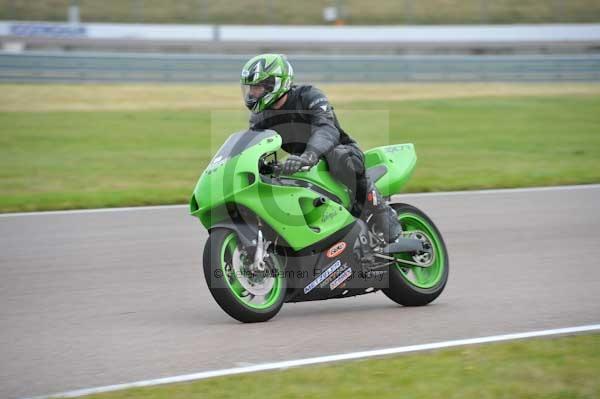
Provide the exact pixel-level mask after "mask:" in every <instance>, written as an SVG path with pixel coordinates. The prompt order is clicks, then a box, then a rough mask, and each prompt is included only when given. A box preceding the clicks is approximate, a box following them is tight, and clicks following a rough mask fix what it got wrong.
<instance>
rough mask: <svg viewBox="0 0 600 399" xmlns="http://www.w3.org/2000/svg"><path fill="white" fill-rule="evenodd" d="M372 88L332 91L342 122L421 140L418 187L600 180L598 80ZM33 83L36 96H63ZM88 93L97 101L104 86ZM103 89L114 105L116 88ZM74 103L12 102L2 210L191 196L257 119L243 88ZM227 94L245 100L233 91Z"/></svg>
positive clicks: (396, 138)
mask: <svg viewBox="0 0 600 399" xmlns="http://www.w3.org/2000/svg"><path fill="white" fill-rule="evenodd" d="M7 87H9V88H10V86H7ZM361 87H362V89H363V90H364V92H365V93H367V94H368V95H367V96H366V98H363V100H362V101H358V100H356V99H355V98H353V97H351V96H349V93H350V92H352V91H353V90H349V87H348V86H344V87H340V88H337V89H336V88H335V87H332V88H331V90H328V91H330V92H331V93H332V95H331V97H332V101H333V103H334V105H336V110H337V112H338V117H339V119H340V120H341V123H342V126H343V127H344V129H345V130H347V131H348V132H349V133H350V134H351V135H352V136H353V137H355V138H356V139H357V140H358V141H359V143H360V144H361V147H362V148H363V149H367V148H370V147H373V146H378V145H386V144H389V143H401V142H413V143H415V145H416V149H417V154H418V156H419V162H418V164H417V169H416V173H415V176H413V178H412V180H411V182H410V183H409V185H408V186H407V188H406V191H409V192H411V191H412V192H415V191H438V190H459V189H480V188H502V187H523V186H541V185H558V184H579V183H596V182H600V135H599V134H598V132H600V114H599V113H598V112H597V111H598V109H600V91H599V90H598V87H597V86H593V85H592V86H590V87H588V88H582V87H581V86H578V87H576V89H572V88H571V90H569V89H568V88H567V87H564V86H560V85H558V87H562V88H564V89H565V90H564V92H563V93H562V94H557V91H556V90H557V89H552V87H551V86H549V87H547V88H544V89H542V88H541V87H543V86H541V87H538V90H539V91H538V94H537V95H533V96H531V95H528V94H527V93H528V92H527V91H526V90H524V89H522V88H521V89H518V88H516V89H515V88H514V87H513V88H510V86H506V87H509V88H510V89H506V90H504V94H502V93H503V92H502V90H499V94H490V93H489V92H487V91H486V90H489V88H488V89H485V90H484V89H482V88H476V86H471V87H467V88H464V89H463V95H464V97H456V95H457V94H459V92H457V91H453V90H451V88H452V86H444V85H440V86H439V89H438V93H437V95H438V97H439V98H433V96H434V95H435V92H434V91H433V89H431V88H427V87H425V89H424V91H423V93H427V92H428V90H430V91H429V94H428V95H429V96H431V97H432V98H425V99H415V98H414V95H417V94H419V92H418V86H407V87H404V90H405V91H404V92H402V93H404V95H405V96H408V98H402V97H401V95H402V93H397V92H394V93H393V95H391V99H388V100H386V101H382V100H381V98H382V97H384V96H385V90H383V89H377V86H369V85H364V86H355V90H360V89H361ZM52 88H53V89H54V90H53V93H52V94H48V96H49V97H50V98H57V97H60V96H65V97H69V96H68V95H65V94H64V92H63V91H62V90H61V88H60V86H58V87H53V86H43V85H42V86H40V90H41V91H43V90H47V89H52ZM497 88H498V87H497ZM24 89H25V90H29V91H28V92H27V94H23V93H21V95H23V96H24V97H25V98H27V97H28V98H31V99H32V103H33V104H38V105H39V104H42V103H44V102H46V103H48V104H51V103H52V102H51V101H48V99H46V100H39V99H35V95H34V94H35V93H36V92H35V90H33V91H31V88H27V87H24ZM122 89H123V88H119V87H118V86H117V87H115V91H116V92H118V93H120V94H118V95H117V96H116V98H126V97H127V96H126V95H124V94H123V93H122V92H120V91H119V90H122ZM76 90H79V88H77V89H76ZM106 90H108V89H106ZM140 90H143V88H140ZM519 90H520V91H519ZM16 91H17V92H18V91H19V90H16ZM41 91H38V93H40V92H41ZM50 91H52V90H50ZM346 91H348V93H346ZM540 91H543V92H540ZM66 92H67V93H69V90H66ZM6 93H8V94H7V95H9V96H13V97H15V98H17V97H19V95H17V94H14V91H12V90H7V91H6ZM87 93H88V95H89V97H90V98H92V97H95V96H94V95H93V94H92V93H94V90H89V88H88V91H87ZM152 93H153V94H150V95H149V94H147V93H146V98H148V102H149V103H151V104H156V103H158V101H159V99H161V98H163V99H164V97H161V96H162V95H163V94H164V93H162V94H161V92H160V90H158V92H152ZM411 93H412V94H411ZM423 93H421V95H423ZM465 93H466V94H465ZM469 93H470V94H469ZM485 93H487V94H485ZM519 93H521V94H519ZM71 94H72V93H71ZM346 94H348V95H346ZM169 95H171V94H169ZM411 95H412V96H413V97H411ZM120 96H121V97H120ZM99 97H100V98H101V100H98V101H99V103H101V104H107V103H109V102H110V96H109V95H108V94H106V93H105V94H101V95H100V96H99ZM136 98H137V97H136ZM166 98H169V96H167V97H166ZM344 99H345V100H344ZM367 99H369V101H367ZM338 100H339V101H338ZM21 101H22V102H23V103H25V100H23V99H21ZM70 101H71V103H69V101H66V100H65V103H66V104H67V105H66V106H67V108H68V110H59V109H56V110H53V111H43V110H39V109H38V110H37V111H36V112H28V111H22V110H15V109H9V108H10V107H9V105H10V104H8V103H1V102H0V110H2V111H0V192H1V193H2V196H1V197H0V211H2V212H11V211H33V210H51V209H72V208H95V207H110V206H130V205H132V206H133V205H150V204H171V203H184V202H186V201H187V200H188V196H189V194H190V193H191V190H192V189H193V186H194V184H195V181H196V179H197V178H198V176H199V175H200V172H201V171H202V170H203V168H204V167H205V165H206V164H207V163H208V161H209V160H210V158H211V155H212V154H213V151H214V150H215V149H216V148H218V146H219V145H220V144H221V143H222V141H223V140H224V138H225V137H226V136H227V135H228V134H229V133H231V132H234V131H237V130H241V129H243V128H245V127H246V123H247V122H246V121H247V113H246V112H244V111H243V110H241V109H240V105H239V103H238V102H239V101H241V100H239V96H236V100H235V104H237V107H236V108H233V110H231V111H228V110H227V109H226V108H224V107H219V106H218V105H216V106H213V107H212V108H211V107H208V106H206V107H202V108H200V109H195V110H194V109H189V108H187V107H186V106H184V105H181V108H174V109H162V110H153V109H129V110H125V111H115V110H103V111H89V110H84V111H80V110H76V109H77V108H76V105H77V104H85V101H83V100H81V101H79V102H77V101H76V100H75V99H73V98H72V97H71V100H70ZM123 101H129V102H128V103H129V104H135V103H138V101H133V100H123ZM223 101H224V102H223V104H222V105H226V104H231V106H232V107H233V104H234V102H229V101H233V97H232V98H231V100H223ZM91 102H92V103H94V101H91ZM164 102H165V103H166V104H168V103H169V102H168V101H166V100H165V101H164ZM59 103H60V101H59ZM97 103H98V102H97ZM141 103H143V102H141ZM338 103H339V105H338ZM11 104H14V103H11ZM61 104H62V103H61ZM23 108H25V107H23ZM92 108H93V107H92ZM150 108H152V106H150ZM33 109H37V108H36V107H35V106H33Z"/></svg>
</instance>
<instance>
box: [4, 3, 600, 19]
mask: <svg viewBox="0 0 600 399" xmlns="http://www.w3.org/2000/svg"><path fill="white" fill-rule="evenodd" d="M0 19H3V20H29V21H31V20H36V21H65V20H71V21H83V22H112V23H115V22H117V23H118V22H127V23H210V24H243V25H254V24H257V25H262V24H278V25H291V24H293V25H321V24H350V25H398V24H479V23H481V24H496V23H498V24H505V23H553V22H560V23H567V22H599V21H600V1H598V0H577V1H573V0H375V1H370V2H366V1H364V0H311V1H310V2H289V1H280V0H229V1H218V0H177V1H173V2H164V1H163V0H103V1H97V0H38V1H30V0H0Z"/></svg>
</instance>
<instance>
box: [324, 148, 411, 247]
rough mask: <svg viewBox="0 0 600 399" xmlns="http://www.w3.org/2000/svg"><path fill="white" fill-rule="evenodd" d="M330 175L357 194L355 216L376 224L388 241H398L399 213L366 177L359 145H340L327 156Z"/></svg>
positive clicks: (353, 199) (353, 212)
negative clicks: (370, 218) (369, 219)
mask: <svg viewBox="0 0 600 399" xmlns="http://www.w3.org/2000/svg"><path fill="white" fill-rule="evenodd" d="M326 159H327V164H328V165H329V172H330V173H331V175H332V176H333V177H334V178H336V179H338V180H339V181H340V182H341V183H343V184H344V185H346V186H347V187H348V188H349V189H350V191H351V192H352V193H354V198H351V201H353V204H354V207H353V209H352V214H353V215H354V216H356V217H361V218H362V219H364V220H366V219H367V218H368V217H369V216H370V215H373V216H372V218H373V222H374V223H375V225H376V226H377V227H378V229H379V231H380V232H381V233H382V235H383V238H384V240H386V241H387V242H392V241H394V240H395V239H396V238H397V237H398V236H399V235H400V233H401V232H402V227H401V226H400V223H399V222H398V219H397V215H396V212H395V211H394V209H393V208H392V207H390V206H389V205H387V204H386V202H385V200H384V199H383V197H382V195H381V194H380V193H379V191H378V190H377V188H376V187H375V184H373V183H372V182H370V181H369V179H368V178H367V176H366V171H365V163H364V155H363V153H362V151H360V149H359V148H358V146H354V145H338V146H336V147H335V148H334V149H333V150H332V151H331V152H330V153H329V154H327V155H326Z"/></svg>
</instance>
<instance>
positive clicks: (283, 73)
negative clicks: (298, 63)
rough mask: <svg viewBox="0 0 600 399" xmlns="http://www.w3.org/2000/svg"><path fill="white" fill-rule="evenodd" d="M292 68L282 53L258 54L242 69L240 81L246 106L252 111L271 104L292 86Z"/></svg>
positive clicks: (259, 110)
mask: <svg viewBox="0 0 600 399" xmlns="http://www.w3.org/2000/svg"><path fill="white" fill-rule="evenodd" d="M293 80H294V70H293V69H292V66H291V65H290V63H289V61H288V60H287V58H286V56H285V55H283V54H260V55H257V56H256V57H253V58H251V59H250V60H249V61H248V62H246V64H245V65H244V68H243V69H242V76H241V78H240V82H241V83H242V95H243V97H244V102H245V103H246V107H248V109H249V110H250V111H252V112H254V113H258V112H262V111H264V110H265V109H267V108H269V107H270V106H271V105H273V104H274V103H275V102H277V100H279V99H280V98H281V97H282V96H283V95H284V94H285V93H287V92H288V91H289V90H290V87H292V81H293Z"/></svg>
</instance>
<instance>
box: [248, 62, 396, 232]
mask: <svg viewBox="0 0 600 399" xmlns="http://www.w3.org/2000/svg"><path fill="white" fill-rule="evenodd" d="M293 77H294V72H293V69H292V66H291V65H290V63H289V62H288V60H287V58H286V57H285V56H284V55H282V54H260V55H257V56H256V57H253V58H252V59H250V60H249V61H248V62H247V63H246V64H245V65H244V68H243V69H242V76H241V83H242V93H243V96H244V101H245V103H246V106H247V107H248V108H249V109H250V111H252V114H251V117H250V128H251V129H254V130H261V129H273V130H275V131H277V133H279V135H280V136H281V138H282V146H281V147H282V149H283V150H284V151H286V152H288V153H290V154H291V155H290V156H288V158H287V159H286V161H285V163H284V165H283V171H282V173H283V174H286V175H291V174H293V173H295V172H297V171H299V170H300V169H301V168H302V167H304V166H308V167H312V166H314V165H316V164H317V162H318V161H319V158H324V159H325V160H326V161H327V164H328V165H329V171H330V173H331V175H332V176H333V177H334V178H336V179H337V180H339V181H340V182H341V183H343V184H344V185H345V186H346V187H348V188H349V189H350V192H351V194H352V195H353V196H354V198H352V197H351V200H353V204H354V205H353V209H352V214H353V215H354V216H357V217H362V218H363V219H365V220H366V219H367V218H368V217H369V215H371V214H372V215H373V218H374V221H375V223H377V226H379V227H380V230H381V232H382V233H383V238H384V239H385V240H386V241H387V242H392V241H394V240H395V239H396V238H397V237H398V236H399V235H400V232H401V230H402V229H401V227H400V224H399V223H398V219H397V215H396V212H395V211H394V210H393V209H392V208H391V207H390V206H389V205H387V204H386V203H385V201H384V200H383V198H382V196H381V194H380V193H379V191H378V190H377V188H376V187H375V185H374V184H373V182H371V181H370V179H368V178H367V175H366V173H365V161H364V155H363V153H362V151H361V150H360V148H359V147H358V144H357V143H356V141H354V140H353V139H352V138H351V137H350V136H349V135H348V134H347V133H346V132H345V131H344V130H342V128H341V127H340V124H339V122H338V120H337V117H336V115H335V113H334V112H333V107H332V106H331V104H330V103H329V101H328V99H327V97H325V95H324V94H323V92H321V91H320V90H319V89H317V88H316V87H314V86H310V85H292V81H293Z"/></svg>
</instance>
